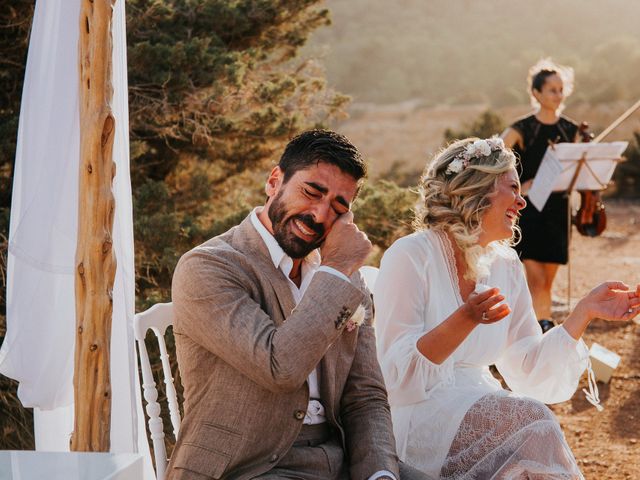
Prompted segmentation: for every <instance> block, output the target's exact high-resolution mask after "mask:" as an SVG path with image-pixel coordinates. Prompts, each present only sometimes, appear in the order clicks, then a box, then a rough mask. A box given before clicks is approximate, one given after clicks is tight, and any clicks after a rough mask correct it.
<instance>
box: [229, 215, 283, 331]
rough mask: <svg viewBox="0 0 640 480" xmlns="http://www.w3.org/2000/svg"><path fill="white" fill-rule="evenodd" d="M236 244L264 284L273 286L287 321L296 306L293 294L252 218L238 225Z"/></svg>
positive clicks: (278, 322) (276, 321)
mask: <svg viewBox="0 0 640 480" xmlns="http://www.w3.org/2000/svg"><path fill="white" fill-rule="evenodd" d="M234 243H235V247H236V248H237V249H238V250H240V251H242V252H243V253H244V254H245V255H246V257H247V258H248V259H249V261H250V262H251V263H252V264H253V265H255V266H256V268H255V270H256V272H258V275H260V278H261V281H262V283H267V284H269V285H271V287H272V288H273V291H274V294H275V297H276V298H277V300H278V304H279V306H280V310H281V312H282V318H283V319H285V320H286V318H287V317H288V316H289V315H290V314H291V311H292V310H293V309H294V308H295V306H296V304H295V301H294V299H293V294H292V293H291V289H290V288H289V285H288V283H287V279H286V278H285V276H284V273H282V270H280V269H279V268H276V267H275V266H274V265H273V261H272V260H271V255H269V249H268V248H267V246H266V245H265V243H264V240H262V237H261V236H260V234H259V233H258V231H257V230H256V229H255V227H254V226H253V223H251V217H250V216H248V217H246V218H245V219H244V220H243V221H242V223H240V225H238V231H237V233H236V235H234ZM274 322H275V323H276V325H279V324H280V323H282V322H280V321H279V319H275V318H274Z"/></svg>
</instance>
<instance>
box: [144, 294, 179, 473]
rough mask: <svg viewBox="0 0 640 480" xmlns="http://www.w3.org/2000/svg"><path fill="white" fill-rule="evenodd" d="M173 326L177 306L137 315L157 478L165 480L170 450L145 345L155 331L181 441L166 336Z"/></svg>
mask: <svg viewBox="0 0 640 480" xmlns="http://www.w3.org/2000/svg"><path fill="white" fill-rule="evenodd" d="M170 325H173V305H172V304H171V303H157V304H155V305H154V306H153V307H151V308H149V309H148V310H145V311H144V312H141V313H138V314H136V316H135V317H134V319H133V329H134V333H135V336H136V343H137V344H138V355H139V357H140V367H141V369H142V388H143V394H144V400H145V403H146V411H147V415H148V416H149V433H150V434H151V440H152V442H153V454H154V457H155V461H156V478H157V479H158V480H164V477H165V471H166V469H167V450H166V447H165V444H164V431H163V425H162V419H161V418H160V404H159V403H158V390H157V389H156V382H155V380H154V379H153V373H152V372H151V363H150V362H149V353H148V352H147V347H146V344H145V343H144V339H145V336H146V335H147V331H148V330H149V329H151V330H152V331H153V333H154V334H155V336H156V338H157V340H158V346H159V347H160V360H161V361H162V374H163V376H164V383H165V385H166V392H167V402H168V403H169V415H170V417H171V425H172V427H173V434H174V435H175V437H176V438H177V437H178V431H179V430H180V410H179V408H178V397H177V395H176V388H175V386H174V384H173V376H172V375H171V365H170V363H169V355H168V354H167V345H166V343H165V341H164V334H165V331H166V330H167V327H169V326H170Z"/></svg>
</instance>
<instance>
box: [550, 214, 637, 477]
mask: <svg viewBox="0 0 640 480" xmlns="http://www.w3.org/2000/svg"><path fill="white" fill-rule="evenodd" d="M607 218H608V225H607V229H606V230H605V232H604V233H603V234H602V235H601V236H600V237H597V238H586V237H582V236H580V235H579V234H577V233H575V231H574V234H573V238H572V243H571V253H570V258H571V263H570V265H571V290H572V299H573V302H575V301H576V300H577V299H578V298H579V297H580V296H582V295H584V294H586V293H587V292H588V291H589V290H590V289H591V288H592V287H593V286H595V285H597V284H598V283H600V282H603V281H606V280H622V281H624V282H625V283H627V284H629V285H636V284H637V283H640V203H635V204H634V203H628V202H613V201H610V202H608V204H607ZM567 283H568V281H567V267H562V268H561V269H560V271H559V272H558V277H557V278H556V282H555V285H554V294H555V295H556V296H558V297H559V298H560V299H563V300H564V299H566V298H567ZM565 301H566V300H565ZM562 316H563V314H562V313H561V312H558V314H557V318H559V319H560V318H562ZM584 340H585V342H586V343H587V346H589V347H590V346H591V344H592V343H593V342H597V343H599V344H600V345H602V346H604V347H606V348H607V349H609V350H612V351H614V352H616V353H617V354H618V355H620V357H622V359H621V361H620V365H619V366H618V368H617V369H616V370H615V371H614V373H613V376H612V378H611V381H610V383H609V384H606V385H605V384H603V383H601V382H598V388H599V390H600V399H601V402H602V405H603V406H604V411H602V412H598V411H597V410H596V409H595V408H594V407H592V406H591V404H589V403H588V402H587V401H586V399H585V396H584V394H583V393H582V388H586V375H585V377H584V378H583V379H582V380H581V382H580V387H579V389H578V391H577V392H576V393H575V395H574V396H573V398H572V399H571V401H569V402H565V403H562V404H559V405H554V406H552V409H553V411H554V412H555V414H556V415H557V416H558V419H559V420H560V423H561V424H562V427H563V430H564V433H565V436H566V437H567V441H568V443H569V445H570V446H571V448H572V449H573V452H574V454H575V456H576V458H577V459H578V463H579V465H580V467H581V469H582V472H583V473H584V475H585V477H586V478H587V479H589V480H591V479H636V478H640V444H639V440H640V324H638V323H634V322H631V323H611V322H605V321H602V320H596V321H594V322H593V323H592V324H591V325H590V326H589V328H588V329H587V332H586V334H585V336H584ZM559 368H561V366H559Z"/></svg>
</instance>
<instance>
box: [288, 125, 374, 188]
mask: <svg viewBox="0 0 640 480" xmlns="http://www.w3.org/2000/svg"><path fill="white" fill-rule="evenodd" d="M321 162H324V163H329V164H331V165H335V166H336V167H338V168H339V169H340V170H342V171H343V172H344V173H346V174H348V175H350V176H352V177H353V178H354V179H355V180H360V179H361V178H364V177H365V176H366V175H367V165H366V164H365V162H364V160H363V159H362V156H361V155H360V152H359V151H358V149H357V148H356V147H355V146H354V145H353V144H352V143H351V142H349V140H347V137H345V136H344V135H340V134H339V133H336V132H332V131H330V130H308V131H306V132H303V133H301V134H300V135H298V136H297V137H295V138H293V139H292V140H291V141H290V142H289V143H288V144H287V146H286V148H285V150H284V153H283V154H282V157H280V162H279V163H278V167H280V170H282V172H283V173H284V181H285V182H287V181H288V180H289V179H290V178H291V177H292V176H293V174H294V173H296V172H297V171H299V170H304V169H305V168H308V167H309V166H311V165H314V164H315V165H317V164H318V163H321Z"/></svg>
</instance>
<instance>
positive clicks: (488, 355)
mask: <svg viewBox="0 0 640 480" xmlns="http://www.w3.org/2000/svg"><path fill="white" fill-rule="evenodd" d="M480 282H481V283H483V284H486V285H489V286H491V287H498V288H500V291H501V293H502V294H503V295H504V297H505V302H507V303H508V305H509V306H510V307H511V311H512V313H511V314H510V315H509V316H508V317H506V318H505V319H503V320H501V321H499V322H497V323H494V324H492V325H479V326H478V327H476V328H475V329H474V330H473V332H472V333H471V334H470V335H469V336H468V337H467V338H466V339H465V341H464V342H463V343H462V344H461V345H460V346H459V347H458V348H457V349H456V350H455V351H454V352H453V353H452V354H451V355H450V356H449V358H447V360H445V361H444V362H443V363H442V364H440V365H438V364H435V363H432V362H431V361H429V360H428V359H427V358H426V357H424V356H423V355H422V354H420V352H418V350H417V348H416V342H417V340H418V339H419V338H420V337H421V336H422V335H423V334H424V333H426V332H428V331H430V330H431V329H433V328H434V327H436V326H437V325H438V324H439V323H441V322H442V321H443V320H445V319H446V318H447V317H448V316H449V315H451V314H452V313H453V312H454V311H455V310H456V309H457V308H458V307H460V306H461V305H462V303H463V302H462V299H461V297H460V290H459V288H458V281H457V274H456V271H455V261H454V257H453V250H452V248H451V244H450V242H449V240H448V239H447V237H446V236H445V235H443V234H442V233H437V232H434V231H431V230H426V231H422V232H417V233H414V234H412V235H409V236H407V237H404V238H401V239H400V240H398V241H397V242H395V243H394V244H393V245H392V246H391V248H389V249H388V250H387V252H386V253H385V255H384V257H383V259H382V263H381V266H380V273H379V275H378V278H377V281H376V285H375V290H374V301H375V307H376V332H377V338H378V357H379V361H380V365H381V367H382V372H383V374H384V377H385V381H386V385H387V389H388V391H389V401H390V404H391V412H392V415H393V425H394V433H395V436H396V442H397V447H398V454H399V456H400V458H401V459H402V460H404V461H405V462H407V463H409V464H410V465H413V466H415V467H417V468H419V469H421V470H423V471H425V472H426V473H428V474H430V475H431V476H434V477H440V478H446V479H453V478H455V479H483V480H484V479H490V478H491V479H494V478H495V479H503V478H504V479H520V478H522V479H526V478H545V479H549V478H583V477H582V475H581V473H580V471H579V470H578V467H577V465H576V462H575V459H574V457H573V454H572V453H571V450H570V449H569V447H568V445H567V444H566V441H565V439H564V435H563V434H562V431H561V429H560V425H559V424H558V422H557V420H556V419H555V417H554V416H553V414H552V412H551V411H550V410H549V409H548V408H547V407H546V406H545V405H544V404H543V402H544V403H556V402H562V401H565V400H568V399H569V398H571V396H572V395H573V393H574V392H575V390H576V388H577V385H578V380H579V378H580V376H581V374H582V373H583V372H584V370H585V368H586V367H587V362H588V350H587V348H586V346H585V344H584V342H583V341H582V340H580V341H576V340H574V339H573V338H572V337H571V336H570V335H569V334H568V332H567V331H566V330H565V329H564V328H563V327H557V328H554V329H551V330H550V331H549V332H548V333H546V334H545V335H544V336H543V335H542V333H541V331H540V327H539V326H538V322H537V321H536V317H535V314H534V312H533V308H532V304H531V296H530V294H529V290H528V288H527V284H526V279H525V276H524V270H523V267H522V264H521V263H520V261H519V259H518V258H517V256H516V254H515V252H514V251H513V250H512V249H509V248H505V247H499V248H496V249H495V257H494V259H493V261H492V263H491V268H490V274H489V276H488V277H486V278H483V279H481V280H480ZM492 364H495V365H496V366H497V368H498V370H499V371H500V373H501V375H502V376H503V378H504V380H505V381H506V383H507V384H508V386H509V387H510V389H511V391H512V392H509V391H506V390H504V389H503V388H502V387H501V385H500V383H499V382H498V381H497V380H496V379H495V378H494V377H493V376H492V375H491V373H490V371H489V365H492Z"/></svg>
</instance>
